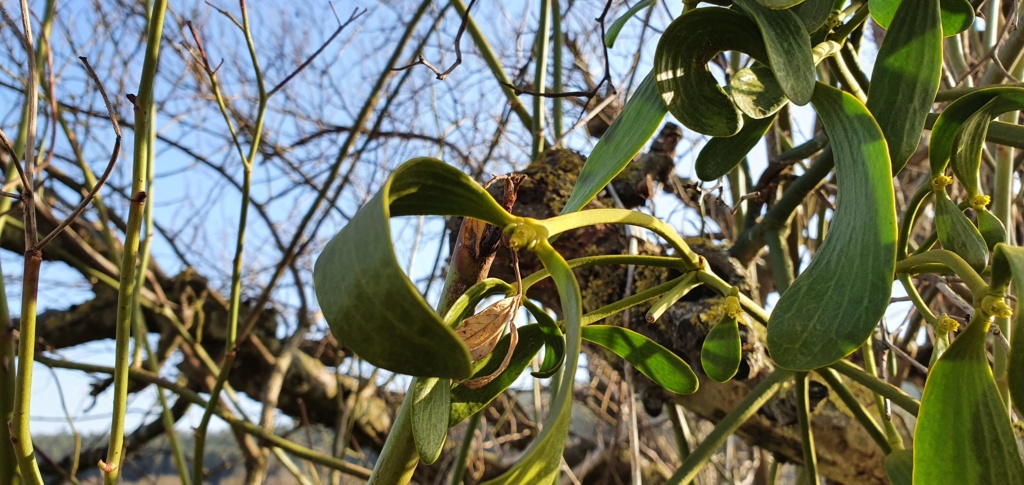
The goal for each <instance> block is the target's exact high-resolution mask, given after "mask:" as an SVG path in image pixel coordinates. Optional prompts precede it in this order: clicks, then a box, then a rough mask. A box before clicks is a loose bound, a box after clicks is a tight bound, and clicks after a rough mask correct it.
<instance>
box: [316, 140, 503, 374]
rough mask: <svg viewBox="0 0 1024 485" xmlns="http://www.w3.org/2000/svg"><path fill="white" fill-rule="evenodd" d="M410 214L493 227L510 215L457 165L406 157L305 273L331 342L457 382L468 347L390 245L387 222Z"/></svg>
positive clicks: (401, 369) (405, 370) (388, 365)
mask: <svg viewBox="0 0 1024 485" xmlns="http://www.w3.org/2000/svg"><path fill="white" fill-rule="evenodd" d="M415 214H423V215H460V216H466V217H473V218H476V219H481V220H484V221H488V222H490V223H492V224H495V225H498V226H505V225H507V224H508V223H510V222H512V221H513V220H514V219H513V217H512V216H511V215H509V214H508V213H507V212H505V210H503V209H502V208H501V207H500V206H499V205H498V204H497V203H496V202H495V201H494V199H493V198H491V196H490V195H489V194H488V193H487V192H486V191H484V189H483V188H482V187H480V186H479V185H478V184H477V183H476V182H474V181H473V180H472V179H470V178H469V177H468V176H467V175H465V174H464V173H462V172H461V171H459V170H458V169H456V168H454V167H451V166H448V165H446V164H445V163H443V162H441V161H438V160H433V159H427V158H417V159H413V160H410V161H408V162H406V163H405V164H403V165H402V166H400V167H399V168H398V169H396V170H395V171H394V172H393V173H392V174H391V176H390V177H388V179H387V180H386V181H385V182H384V185H383V187H381V189H380V191H379V192H377V195H375V196H374V197H373V199H371V200H370V202H368V203H367V204H366V205H365V206H363V208H362V209H360V210H359V212H357V213H356V215H355V216H354V217H352V219H351V220H350V221H349V222H348V224H347V225H346V226H345V228H344V229H342V230H341V232H340V233H339V234H338V235H336V236H335V237H334V238H333V239H332V240H331V241H330V242H329V243H328V244H327V246H326V247H325V248H324V250H323V253H321V254H320V256H319V258H318V259H317V261H316V267H315V269H314V271H313V284H314V288H315V290H316V296H317V300H318V301H319V303H320V307H321V309H322V310H323V314H324V319H325V320H327V323H328V324H330V327H331V331H332V332H333V333H334V335H335V337H336V338H337V339H338V342H339V343H340V344H341V345H344V346H346V347H348V348H350V349H352V351H354V352H355V353H356V354H358V355H359V356H360V357H361V358H363V359H365V360H366V361H367V362H369V363H371V364H373V365H376V366H378V367H381V368H384V369H387V370H390V371H392V372H397V373H401V374H409V375H416V376H427V377H431V376H432V377H449V378H456V379H464V378H466V377H469V375H470V359H469V351H468V350H467V349H466V346H465V344H463V343H462V342H461V341H460V340H459V339H458V337H456V336H455V333H454V332H453V331H452V330H451V329H450V328H449V327H448V326H447V325H445V324H444V323H443V322H442V321H441V319H440V318H439V317H438V316H437V314H436V313H435V312H434V310H432V309H431V308H430V306H428V305H427V303H426V301H424V300H423V297H422V296H421V295H420V294H419V292H418V291H417V290H416V287H415V286H414V285H413V284H412V282H411V281H409V278H408V277H407V276H406V275H405V273H404V272H403V271H402V269H401V266H399V263H398V260H397V259H396V258H395V255H394V252H393V250H392V246H391V230H390V221H389V219H390V218H391V217H392V216H402V215H415Z"/></svg>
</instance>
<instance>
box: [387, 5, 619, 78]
mask: <svg viewBox="0 0 1024 485" xmlns="http://www.w3.org/2000/svg"><path fill="white" fill-rule="evenodd" d="M609 1H610V0H609ZM474 4H476V0H470V2H469V5H468V6H467V7H466V14H465V15H463V16H462V23H461V24H459V32H458V33H456V34H455V62H454V63H452V65H451V66H449V67H448V69H445V70H444V72H441V70H439V69H438V68H436V67H434V65H433V64H431V63H430V62H428V61H427V60H426V58H424V57H423V55H422V54H421V55H419V56H418V57H417V58H416V60H415V61H413V62H411V63H409V64H407V65H405V66H401V67H395V68H392V69H391V70H392V71H404V70H406V69H410V68H412V67H413V66H419V65H422V66H426V67H427V69H430V70H431V71H432V72H433V73H434V74H435V75H436V76H437V80H438V81H444V80H445V78H447V77H448V75H449V74H451V73H452V71H454V70H455V68H456V67H459V65H461V64H462V45H461V44H462V34H464V33H465V32H466V26H467V25H469V12H470V11H472V10H473V5H474Z"/></svg>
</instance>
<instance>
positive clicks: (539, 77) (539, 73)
mask: <svg viewBox="0 0 1024 485" xmlns="http://www.w3.org/2000/svg"><path fill="white" fill-rule="evenodd" d="M550 43H551V0H540V20H539V21H538V24H537V38H536V39H535V42H534V48H535V49H536V54H537V55H536V63H537V64H536V66H535V67H536V69H535V70H534V75H533V76H534V78H533V85H534V89H535V90H536V91H537V92H538V93H544V90H545V89H547V88H546V87H545V85H546V84H547V74H548V47H549V44H550ZM545 109H546V106H544V96H534V97H533V125H532V126H531V128H530V131H532V132H533V145H532V149H531V150H530V160H537V158H538V157H540V153H541V152H542V151H544V148H545V147H544V121H545V116H544V115H545V113H544V110H545Z"/></svg>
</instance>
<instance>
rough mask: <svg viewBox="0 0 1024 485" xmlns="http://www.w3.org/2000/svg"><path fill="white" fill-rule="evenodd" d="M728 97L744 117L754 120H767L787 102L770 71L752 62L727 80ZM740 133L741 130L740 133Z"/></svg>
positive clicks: (744, 121)
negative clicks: (730, 97)
mask: <svg viewBox="0 0 1024 485" xmlns="http://www.w3.org/2000/svg"><path fill="white" fill-rule="evenodd" d="M729 95H730V96H732V100H733V102H734V103H735V104H736V107H737V108H739V110H740V111H741V112H743V114H744V115H745V116H748V117H750V118H754V119H762V118H767V117H769V116H771V115H773V114H775V113H778V112H779V110H780V109H782V107H783V106H785V105H786V103H788V102H789V99H787V98H786V93H784V92H782V88H781V87H780V86H779V82H778V81H776V80H775V75H774V74H772V69H771V68H770V67H768V66H766V65H764V64H761V63H760V62H754V63H753V65H751V66H750V67H745V68H743V69H740V70H739V71H737V72H736V75H735V76H733V77H732V79H730V80H729ZM747 123H748V121H747V120H746V119H744V120H743V126H744V127H746V124H747ZM742 131H743V129H742V128H741V129H740V132H742ZM733 136H738V134H737V135H733ZM716 138H731V137H716Z"/></svg>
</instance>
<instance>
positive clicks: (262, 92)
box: [189, 3, 269, 483]
mask: <svg viewBox="0 0 1024 485" xmlns="http://www.w3.org/2000/svg"><path fill="white" fill-rule="evenodd" d="M189 29H190V30H192V25H191V24H189ZM241 30H242V33H243V35H244V36H245V44H246V47H247V48H248V50H249V59H250V61H251V62H252V68H253V72H254V73H255V75H256V88H257V90H258V92H259V96H258V101H257V107H256V125H255V127H254V128H253V135H252V136H253V139H252V143H250V145H249V154H248V155H247V156H243V155H242V147H241V143H240V141H239V138H238V134H237V133H236V131H235V129H234V125H233V123H232V122H231V116H230V115H229V113H228V110H227V107H226V103H225V101H224V96H223V93H222V92H221V90H220V85H219V83H218V82H217V75H216V73H215V72H214V70H213V69H212V67H211V66H210V62H209V59H208V58H207V56H206V52H205V50H204V49H203V47H202V44H201V43H200V40H199V36H198V35H197V34H196V33H195V31H194V30H193V31H192V35H193V38H194V39H195V41H196V44H197V46H198V48H199V52H200V55H201V62H202V65H203V68H204V70H205V71H206V73H207V76H208V77H209V79H210V86H211V88H212V90H213V93H214V97H215V98H216V100H217V106H218V107H219V108H220V112H221V115H222V116H223V118H224V122H225V123H226V124H227V126H228V131H229V132H230V133H231V139H232V140H233V141H234V144H235V147H236V148H237V149H238V151H239V156H240V157H241V159H242V172H243V173H242V190H241V192H242V201H241V204H240V205H241V207H240V208H239V216H238V236H237V238H236V239H235V255H234V259H233V262H232V267H231V296H230V302H229V307H228V328H227V331H228V334H227V338H226V339H225V342H224V352H225V356H226V357H225V361H224V364H223V365H221V367H220V372H218V374H217V380H216V381H215V382H214V385H213V389H212V390H211V391H210V401H209V407H207V408H206V409H205V410H204V411H203V417H202V419H201V420H200V423H199V428H198V429H197V432H196V441H195V460H194V465H193V480H194V481H195V483H202V478H203V477H202V475H203V458H204V455H205V453H204V450H205V446H206V430H207V429H208V427H209V425H210V419H211V418H212V416H213V407H214V406H218V405H219V403H220V391H221V390H222V389H223V388H224V383H225V382H226V381H227V379H228V375H229V374H230V372H231V368H232V365H231V363H233V362H234V358H235V355H236V350H235V345H236V343H237V339H238V315H239V310H240V307H241V295H242V258H243V254H244V248H245V230H246V228H247V226H248V220H249V205H250V197H251V194H250V192H251V187H252V166H253V163H254V162H255V159H256V155H257V153H259V145H260V140H261V137H262V136H263V121H264V119H265V116H266V111H267V100H268V97H269V96H268V94H267V90H266V86H265V84H264V81H263V70H262V69H260V63H259V56H257V55H256V44H255V43H254V42H253V38H252V29H251V28H250V26H249V10H248V9H247V8H246V6H245V3H242V24H241Z"/></svg>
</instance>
